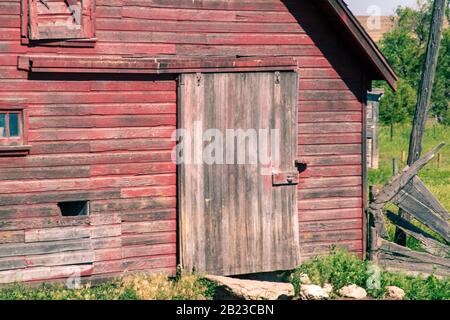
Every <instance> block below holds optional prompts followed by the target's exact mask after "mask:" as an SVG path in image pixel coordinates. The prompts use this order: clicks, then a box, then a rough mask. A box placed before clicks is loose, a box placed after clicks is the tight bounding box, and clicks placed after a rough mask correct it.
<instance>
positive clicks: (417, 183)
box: [403, 176, 450, 220]
mask: <svg viewBox="0 0 450 320" xmlns="http://www.w3.org/2000/svg"><path fill="white" fill-rule="evenodd" d="M403 191H407V192H408V193H410V194H412V195H413V196H414V198H415V199H417V200H418V201H420V202H421V203H422V204H423V205H424V206H426V207H428V208H430V210H431V211H432V212H433V214H435V215H437V216H439V217H440V218H442V219H443V220H448V219H450V216H449V214H448V212H447V210H446V209H445V208H444V206H443V205H442V204H441V203H440V202H439V200H438V199H436V197H435V196H434V194H432V193H431V192H430V190H428V188H427V187H426V185H425V184H424V183H423V182H422V180H420V178H419V177H418V176H415V177H414V178H413V179H412V180H411V181H410V182H409V183H408V184H407V185H406V186H405V187H404V188H403Z"/></svg>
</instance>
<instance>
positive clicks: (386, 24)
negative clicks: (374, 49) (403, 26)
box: [356, 16, 395, 42]
mask: <svg viewBox="0 0 450 320" xmlns="http://www.w3.org/2000/svg"><path fill="white" fill-rule="evenodd" d="M356 18H357V19H358V21H359V22H360V23H361V25H362V26H363V27H364V28H365V29H366V31H367V33H369V35H370V37H371V38H372V39H373V40H374V41H375V42H378V41H380V40H381V39H382V38H383V35H384V34H385V33H386V32H389V31H391V30H392V29H393V28H394V26H395V18H394V17H393V16H381V17H380V24H379V27H377V26H375V24H374V23H373V22H372V20H371V19H373V17H372V16H357V17H356Z"/></svg>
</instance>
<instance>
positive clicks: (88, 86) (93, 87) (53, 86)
mask: <svg viewBox="0 0 450 320" xmlns="http://www.w3.org/2000/svg"><path fill="white" fill-rule="evenodd" d="M14 60H15V61H14V64H13V65H17V58H16V59H14ZM0 62H2V61H1V60H0ZM55 78H56V77H55ZM0 85H1V87H0V92H11V91H27V92H52V91H53V92H58V91H61V90H64V91H65V92H91V91H153V92H156V91H172V90H173V91H175V90H176V84H175V81H164V80H161V81H142V80H139V79H137V80H136V79H133V77H132V76H129V81H107V80H102V78H100V79H98V80H96V81H70V87H68V86H67V82H65V81H63V80H59V79H58V78H56V79H55V80H53V81H48V80H42V81H26V80H2V81H0ZM144 105H145V104H144ZM152 106H153V105H152V104H150V105H149V109H150V110H152ZM155 107H156V106H155ZM155 107H153V110H155V111H157V110H158V109H157V108H155ZM35 108H36V107H35V106H33V107H32V108H30V109H31V110H32V114H31V115H35V114H36V112H35V111H34V110H33V109H35ZM93 108H94V111H93V112H94V113H90V112H89V111H88V110H85V108H83V107H82V106H81V107H80V106H59V107H53V108H50V109H51V110H54V111H59V112H60V113H61V112H63V113H62V114H53V113H49V112H48V111H47V112H46V111H45V110H42V112H43V113H44V114H45V115H71V114H73V113H74V112H78V113H80V112H83V114H95V110H99V109H100V108H99V107H97V106H96V108H95V107H94V106H93ZM72 109H73V111H72ZM120 109H121V110H123V109H124V108H120ZM139 110H141V111H143V112H144V114H145V111H146V110H145V108H142V107H141V108H139ZM64 111H65V112H64ZM104 112H105V111H104ZM111 112H114V111H113V110H111ZM130 112H131V111H130ZM148 112H149V111H147V113H148ZM37 114H38V115H39V114H40V113H37ZM124 114H127V113H126V111H124Z"/></svg>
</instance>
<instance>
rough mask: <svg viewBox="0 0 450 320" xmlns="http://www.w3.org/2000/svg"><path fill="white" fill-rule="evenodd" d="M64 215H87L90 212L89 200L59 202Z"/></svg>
mask: <svg viewBox="0 0 450 320" xmlns="http://www.w3.org/2000/svg"><path fill="white" fill-rule="evenodd" d="M58 207H59V210H60V212H61V216H63V217H76V216H87V215H88V214H89V202H88V201H71V202H58Z"/></svg>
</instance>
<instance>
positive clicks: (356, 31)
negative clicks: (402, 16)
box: [324, 0, 398, 90]
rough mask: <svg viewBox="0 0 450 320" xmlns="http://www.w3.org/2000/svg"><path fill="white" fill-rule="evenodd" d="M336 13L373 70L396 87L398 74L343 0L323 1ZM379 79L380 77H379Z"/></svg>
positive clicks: (394, 88)
mask: <svg viewBox="0 0 450 320" xmlns="http://www.w3.org/2000/svg"><path fill="white" fill-rule="evenodd" d="M324 2H325V3H326V4H327V5H328V6H329V7H330V8H331V9H332V10H333V11H334V12H335V13H336V15H337V17H338V18H339V20H340V21H341V22H342V24H343V25H344V26H345V27H346V29H347V31H349V32H350V34H351V35H352V36H353V37H354V38H355V40H356V41H357V42H358V44H359V45H360V47H361V49H362V50H363V52H364V54H365V55H366V56H367V58H369V59H370V61H371V63H372V65H373V67H374V69H375V71H376V72H377V73H378V74H379V75H380V76H381V77H382V78H383V79H384V80H385V81H386V82H387V83H388V84H389V86H390V87H391V88H392V89H393V90H396V89H397V81H398V76H397V74H396V73H395V71H394V70H393V69H392V67H391V66H390V64H389V62H388V61H387V59H386V57H385V56H384V55H383V53H382V52H381V50H380V49H379V48H378V46H377V44H376V43H375V42H374V41H373V40H372V38H371V37H370V35H369V34H368V33H367V32H366V30H365V29H364V27H363V26H362V25H361V23H360V22H359V21H358V19H356V17H355V16H354V15H353V13H352V12H351V11H350V9H349V8H348V7H347V5H346V4H345V3H344V1H343V0H325V1H324ZM380 80H381V79H380Z"/></svg>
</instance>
